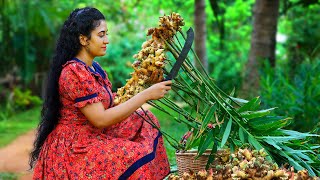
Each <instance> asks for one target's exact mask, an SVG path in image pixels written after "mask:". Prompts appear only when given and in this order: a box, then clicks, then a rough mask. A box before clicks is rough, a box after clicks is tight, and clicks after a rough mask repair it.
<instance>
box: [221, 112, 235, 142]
mask: <svg viewBox="0 0 320 180" xmlns="http://www.w3.org/2000/svg"><path fill="white" fill-rule="evenodd" d="M231 125H232V118H231V117H230V119H229V121H228V124H227V127H226V129H225V130H224V133H223V136H222V140H221V145H220V147H221V148H222V147H223V146H224V145H225V143H226V142H227V140H228V138H229V135H230V132H231Z"/></svg>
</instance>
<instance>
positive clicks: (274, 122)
mask: <svg viewBox="0 0 320 180" xmlns="http://www.w3.org/2000/svg"><path fill="white" fill-rule="evenodd" d="M290 120H291V118H284V117H282V116H265V117H259V118H253V119H250V120H249V121H248V125H249V126H250V127H251V128H253V129H254V130H258V131H263V132H265V131H273V130H276V129H279V128H283V127H285V126H287V125H288V124H289V123H290Z"/></svg>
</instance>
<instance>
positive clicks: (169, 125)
mask: <svg viewBox="0 0 320 180" xmlns="http://www.w3.org/2000/svg"><path fill="white" fill-rule="evenodd" d="M163 108H164V109H166V110H167V111H168V112H171V111H172V110H170V109H168V108H166V107H163ZM150 111H152V113H153V114H154V115H155V116H156V117H157V118H158V120H159V122H160V126H161V129H162V130H163V131H164V132H166V133H168V134H170V135H171V136H172V137H173V138H175V139H176V140H178V141H179V140H180V139H181V137H182V136H183V135H184V134H185V133H186V132H187V130H188V129H187V126H185V125H184V124H181V123H178V122H177V121H175V120H174V119H172V118H171V117H170V116H168V115H167V114H166V113H164V112H161V111H159V110H157V109H155V108H151V109H150ZM173 114H174V113H173ZM164 144H165V147H166V150H167V154H168V158H169V162H170V165H171V166H175V165H176V164H177V163H176V157H175V152H176V150H175V149H174V148H173V147H172V146H171V145H170V144H169V143H168V141H166V140H165V141H164Z"/></svg>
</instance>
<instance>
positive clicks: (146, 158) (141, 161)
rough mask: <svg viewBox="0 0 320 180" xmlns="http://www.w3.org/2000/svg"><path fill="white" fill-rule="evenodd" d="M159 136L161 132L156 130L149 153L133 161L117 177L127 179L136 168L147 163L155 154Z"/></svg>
mask: <svg viewBox="0 0 320 180" xmlns="http://www.w3.org/2000/svg"><path fill="white" fill-rule="evenodd" d="M160 136H161V132H160V131H159V132H158V135H157V137H156V138H155V139H154V143H153V151H152V152H151V153H150V154H147V155H146V156H144V157H142V158H140V159H139V160H137V161H136V162H135V163H133V164H132V165H131V166H130V167H129V168H128V169H127V170H126V171H125V172H124V173H123V174H122V175H121V176H120V177H119V179H120V180H122V179H128V178H129V177H130V176H131V175H132V174H133V173H134V172H135V171H136V170H137V169H139V168H140V167H142V166H143V165H145V164H147V163H148V162H151V161H152V160H153V159H154V158H155V156H156V150H157V145H158V141H159V137H160Z"/></svg>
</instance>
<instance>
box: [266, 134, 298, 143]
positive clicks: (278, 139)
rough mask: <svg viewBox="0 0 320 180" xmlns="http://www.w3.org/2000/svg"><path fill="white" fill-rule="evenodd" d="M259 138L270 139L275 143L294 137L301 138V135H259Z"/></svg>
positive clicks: (293, 138)
mask: <svg viewBox="0 0 320 180" xmlns="http://www.w3.org/2000/svg"><path fill="white" fill-rule="evenodd" d="M260 138H261V139H264V140H265V139H272V140H273V141H275V142H277V143H282V142H288V141H291V140H295V139H303V137H294V136H284V137H282V136H261V137H260Z"/></svg>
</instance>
